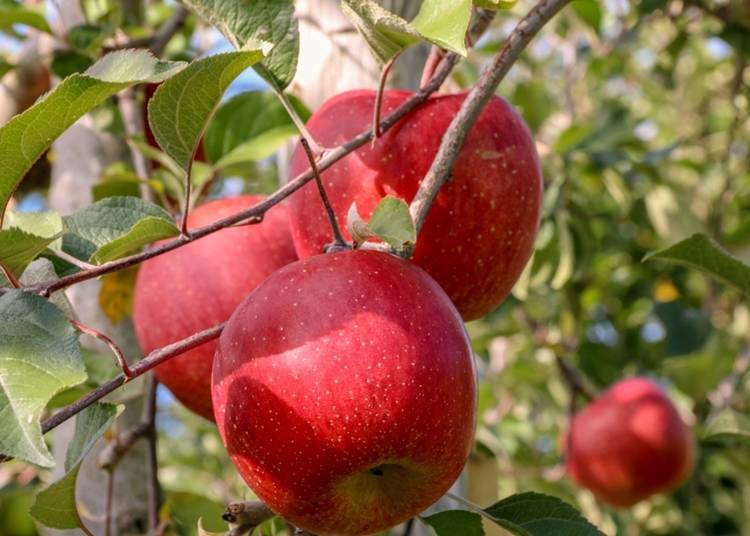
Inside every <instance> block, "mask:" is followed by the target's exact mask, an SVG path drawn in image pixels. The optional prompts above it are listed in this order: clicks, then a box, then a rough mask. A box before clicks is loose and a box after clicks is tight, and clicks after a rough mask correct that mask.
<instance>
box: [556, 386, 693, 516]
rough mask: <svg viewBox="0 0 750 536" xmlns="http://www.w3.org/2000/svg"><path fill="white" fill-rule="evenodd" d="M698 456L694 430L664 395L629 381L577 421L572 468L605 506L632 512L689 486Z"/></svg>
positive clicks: (570, 446)
mask: <svg viewBox="0 0 750 536" xmlns="http://www.w3.org/2000/svg"><path fill="white" fill-rule="evenodd" d="M694 450H695V445H694V441H693V436H692V434H691V433H690V430H689V429H688V427H687V426H686V425H685V423H684V422H683V421H682V419H681V418H680V415H679V414H678V413H677V410H676V409H675V407H674V406H673V405H672V403H671V402H670V400H669V398H667V396H666V395H665V394H664V392H663V391H662V389H661V388H660V387H659V386H658V385H657V384H656V383H654V382H652V381H650V380H647V379H645V378H629V379H625V380H621V381H619V382H617V383H616V384H614V385H613V386H612V387H610V388H609V389H608V390H607V391H606V392H604V393H603V394H602V395H601V396H599V397H598V398H597V399H596V400H595V401H594V402H592V403H591V404H589V405H588V406H587V407H586V408H584V409H583V410H581V411H580V412H578V413H577V414H576V415H575V416H574V417H573V420H572V422H571V425H570V431H569V433H568V435H567V439H566V451H567V452H566V467H567V470H568V473H569V474H570V476H571V477H572V478H573V479H574V480H575V481H576V482H578V484H580V485H581V486H583V487H585V488H588V489H589V490H591V491H592V492H593V493H594V495H596V497H597V498H599V499H600V500H601V501H603V502H606V503H609V504H612V505H614V506H621V507H628V506H632V505H634V504H635V503H637V502H639V501H642V500H643V499H645V498H647V497H650V496H651V495H654V494H656V493H662V492H667V491H671V490H673V489H675V488H676V487H678V486H679V485H680V484H682V483H683V482H684V481H685V480H687V478H688V477H689V476H690V473H691V472H692V470H693V465H694V461H695V452H694Z"/></svg>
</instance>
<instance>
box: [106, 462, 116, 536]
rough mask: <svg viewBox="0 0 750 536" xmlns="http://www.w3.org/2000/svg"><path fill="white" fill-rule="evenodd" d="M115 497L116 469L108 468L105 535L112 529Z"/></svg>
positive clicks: (107, 535)
mask: <svg viewBox="0 0 750 536" xmlns="http://www.w3.org/2000/svg"><path fill="white" fill-rule="evenodd" d="M114 497H115V469H114V467H110V468H109V469H107V503H106V506H105V510H104V536H109V535H110V534H111V531H112V505H113V503H114Z"/></svg>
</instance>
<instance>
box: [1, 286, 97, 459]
mask: <svg viewBox="0 0 750 536" xmlns="http://www.w3.org/2000/svg"><path fill="white" fill-rule="evenodd" d="M85 379H86V371H85V368H84V365H83V361H82V360H81V353H80V348H79V346H78V337H77V335H76V332H75V330H74V329H73V327H72V326H71V325H70V322H68V319H67V318H66V317H65V315H64V314H63V313H62V312H61V311H60V310H59V309H58V308H57V307H55V306H54V305H52V304H51V303H50V302H49V301H47V300H45V299H44V298H42V297H40V296H36V295H34V294H29V293H27V292H24V291H21V290H13V291H10V292H8V293H6V294H4V295H3V296H0V407H2V408H3V411H2V412H0V429H1V430H2V431H3V433H2V434H0V452H2V453H3V454H6V455H9V456H14V457H16V458H19V459H22V460H25V461H28V462H31V463H35V464H37V465H42V466H44V467H51V466H52V465H54V460H53V458H52V455H51V454H50V452H49V450H48V449H47V446H46V445H45V444H44V439H43V437H42V429H41V426H40V423H39V419H40V417H41V414H42V410H43V409H44V407H45V406H46V405H47V402H49V400H50V399H51V398H52V396H53V395H55V394H56V393H58V392H60V391H62V390H63V389H65V388H67V387H72V386H73V385H77V384H79V383H81V382H83V381H84V380H85Z"/></svg>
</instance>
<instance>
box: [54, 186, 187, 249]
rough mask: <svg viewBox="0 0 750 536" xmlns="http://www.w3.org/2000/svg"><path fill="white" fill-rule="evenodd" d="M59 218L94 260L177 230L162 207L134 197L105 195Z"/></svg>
mask: <svg viewBox="0 0 750 536" xmlns="http://www.w3.org/2000/svg"><path fill="white" fill-rule="evenodd" d="M63 221H64V225H65V231H66V232H68V233H72V234H75V235H76V236H77V237H78V238H80V239H81V240H83V241H84V243H85V249H86V250H87V251H88V252H89V253H88V259H89V260H91V261H93V262H97V263H103V262H107V261H109V260H112V259H117V258H119V257H122V256H124V255H127V254H128V253H131V252H133V251H134V250H137V249H139V248H141V247H142V246H145V245H146V244H150V243H151V242H154V241H156V240H160V239H163V238H169V237H172V236H176V235H178V234H179V232H180V231H179V229H178V228H177V226H176V225H175V224H174V222H173V221H172V218H171V217H170V215H169V213H167V211H166V210H164V209H163V208H161V207H159V206H158V205H154V204H153V203H149V202H147V201H143V200H141V199H138V198H135V197H107V198H105V199H102V200H101V201H97V202H96V203H94V204H93V205H90V206H88V207H86V208H84V209H83V210H81V211H80V212H77V213H76V214H73V215H72V216H66V217H65V218H64V220H63Z"/></svg>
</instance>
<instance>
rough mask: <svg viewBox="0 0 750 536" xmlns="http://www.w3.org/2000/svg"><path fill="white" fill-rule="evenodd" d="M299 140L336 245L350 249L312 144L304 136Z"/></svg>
mask: <svg viewBox="0 0 750 536" xmlns="http://www.w3.org/2000/svg"><path fill="white" fill-rule="evenodd" d="M299 142H300V144H301V145H302V148H303V149H304V150H305V154H306V155H307V159H308V160H309V162H310V169H311V170H312V173H313V177H315V184H317V185H318V192H319V193H320V199H321V200H322V201H323V206H324V207H325V209H326V214H327V215H328V222H329V223H330V224H331V230H332V231H333V242H334V246H336V247H337V248H339V249H340V248H346V249H350V248H348V247H347V244H346V240H345V239H344V236H343V235H342V234H341V229H339V224H338V222H337V221H336V213H335V212H334V211H333V207H331V200H330V199H328V194H327V193H326V189H325V187H324V186H323V181H322V180H321V178H320V172H319V171H318V165H317V164H316V163H315V155H314V154H313V152H312V149H310V144H309V142H308V141H307V140H306V139H305V138H304V137H303V138H300V140H299Z"/></svg>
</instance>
